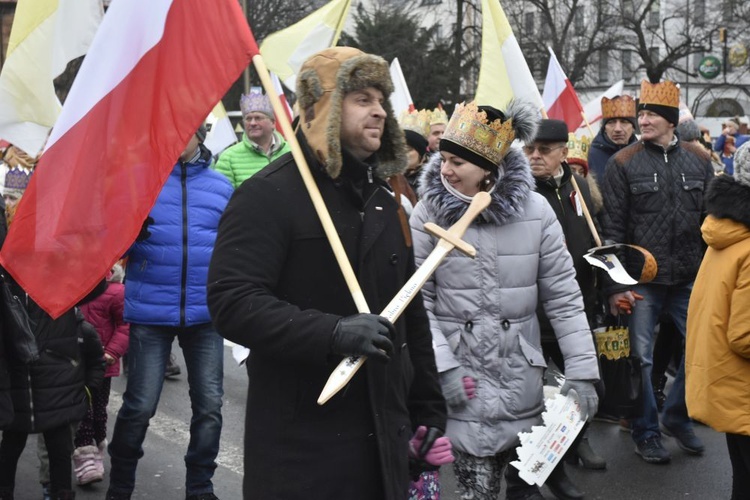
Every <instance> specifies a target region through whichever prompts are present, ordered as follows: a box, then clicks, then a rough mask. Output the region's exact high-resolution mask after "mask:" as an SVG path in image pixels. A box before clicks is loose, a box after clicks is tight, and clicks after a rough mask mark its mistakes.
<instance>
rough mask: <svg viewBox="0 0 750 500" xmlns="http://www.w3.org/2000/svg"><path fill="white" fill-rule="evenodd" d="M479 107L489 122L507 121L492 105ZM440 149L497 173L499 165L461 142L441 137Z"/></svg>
mask: <svg viewBox="0 0 750 500" xmlns="http://www.w3.org/2000/svg"><path fill="white" fill-rule="evenodd" d="M477 107H478V108H479V109H480V110H482V111H484V112H485V113H486V114H487V123H492V122H494V121H495V120H500V121H501V122H504V121H505V115H504V114H503V112H502V111H500V110H499V109H497V108H493V107H492V106H477ZM565 140H566V141H567V140H568V139H567V137H566V139H565ZM440 151H447V152H449V153H453V154H454V155H456V156H459V157H461V158H463V159H464V160H466V161H468V162H470V163H473V164H474V165H476V166H477V167H480V168H483V169H484V170H489V171H490V172H492V173H493V174H495V175H497V170H498V169H497V167H498V165H496V164H495V163H493V162H491V161H490V160H488V159H487V158H485V157H484V156H482V155H480V154H477V153H475V152H474V151H471V150H469V149H467V148H465V147H463V146H462V145H460V144H456V143H455V142H453V141H450V140H447V139H440Z"/></svg>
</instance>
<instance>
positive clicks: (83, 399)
mask: <svg viewBox="0 0 750 500" xmlns="http://www.w3.org/2000/svg"><path fill="white" fill-rule="evenodd" d="M13 286H14V287H15V290H16V293H17V294H18V295H19V296H20V297H25V298H26V300H27V305H28V311H29V317H30V319H31V322H32V323H33V324H34V336H35V338H36V344H37V349H38V350H39V359H38V360H37V361H35V362H33V363H29V364H23V363H21V362H19V361H16V360H14V359H11V360H10V363H9V367H10V377H11V393H12V398H13V408H14V410H15V418H14V419H13V422H12V423H11V424H10V425H9V426H8V427H7V428H8V429H10V430H13V431H18V432H27V433H37V432H44V431H46V430H49V429H54V428H56V427H59V426H61V425H68V424H70V423H72V422H78V421H80V420H82V419H83V417H84V416H85V415H86V411H87V409H88V407H89V404H90V401H89V398H88V396H87V393H86V389H85V387H84V386H86V387H88V388H89V389H90V390H91V391H94V390H97V389H98V388H99V386H100V385H101V381H102V379H103V378H104V350H103V349H102V344H101V341H100V340H99V335H98V334H97V333H96V330H94V327H92V326H91V325H90V324H88V323H87V322H86V321H85V320H84V318H83V314H81V313H80V312H79V311H78V310H77V309H71V310H69V311H68V312H66V313H64V314H63V315H62V316H60V317H59V318H57V319H55V320H53V319H52V317H51V316H49V315H48V314H47V313H46V312H44V311H43V310H42V309H41V308H40V307H39V306H38V305H37V304H36V303H34V302H33V301H32V300H31V299H30V298H28V296H27V295H26V294H25V293H24V292H23V291H22V290H21V289H20V288H19V287H18V285H16V284H15V283H14V284H13Z"/></svg>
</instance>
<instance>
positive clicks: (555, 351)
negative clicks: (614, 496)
mask: <svg viewBox="0 0 750 500" xmlns="http://www.w3.org/2000/svg"><path fill="white" fill-rule="evenodd" d="M523 151H524V153H526V157H527V158H528V159H529V164H530V165H531V173H532V174H533V175H534V179H535V180H536V189H537V192H538V193H539V194H541V195H542V196H544V197H545V198H546V199H547V201H548V202H549V204H550V206H551V207H552V210H554V212H555V214H556V215H557V220H558V221H559V222H560V225H561V226H562V229H563V234H564V235H565V243H566V245H567V247H568V251H569V252H570V255H571V257H573V265H574V266H575V269H576V281H577V282H578V286H580V287H581V294H582V295H583V305H584V309H585V310H586V316H587V317H588V319H589V323H591V317H592V314H593V311H594V305H595V302H596V289H595V283H594V271H593V268H592V267H591V266H590V265H589V264H588V263H587V262H586V261H585V260H584V258H583V255H584V254H585V253H586V251H587V250H588V249H589V248H591V247H593V246H595V244H594V241H593V238H592V236H591V231H589V228H588V224H587V222H586V219H585V217H584V216H583V206H582V203H581V197H583V200H584V201H585V203H586V206H587V207H589V208H590V209H591V208H592V207H593V203H592V201H591V192H590V191H589V187H588V183H587V182H586V180H585V179H584V178H583V177H581V176H579V175H578V174H574V173H573V172H572V171H571V169H570V166H568V163H567V161H566V159H567V157H568V126H567V125H566V124H565V122H564V121H561V120H542V122H541V123H540V125H539V130H538V132H537V135H536V137H535V138H534V142H532V143H531V144H527V145H525V146H524V147H523ZM573 177H575V180H576V182H577V184H578V188H579V189H580V191H579V189H576V188H574V186H573V183H572V181H571V179H572V178H573ZM537 316H538V318H539V327H540V329H541V335H542V350H543V351H544V357H545V359H550V358H551V359H552V360H553V361H554V362H555V364H556V365H557V366H558V367H559V368H560V369H561V370H564V369H565V366H564V363H563V356H562V353H561V352H560V347H559V346H558V344H557V338H556V337H555V334H554V330H553V329H552V325H551V324H550V322H549V320H548V319H547V317H546V316H545V314H544V311H543V309H542V307H541V304H540V306H539V307H537ZM581 436H583V437H582V438H580V439H579V440H578V442H576V443H573V445H572V446H571V448H570V450H569V451H568V455H570V458H571V460H572V457H573V456H574V455H575V456H577V457H578V458H580V459H581V461H582V462H583V464H584V465H585V466H586V467H589V468H594V469H603V468H605V467H606V466H607V463H606V461H605V460H604V459H603V458H601V457H600V456H598V455H597V454H596V453H595V452H594V451H593V450H592V449H591V446H590V445H589V442H588V438H587V437H586V435H585V431H584V432H582V433H581ZM545 484H546V485H547V487H548V488H549V489H550V490H551V491H552V492H553V493H554V495H555V496H556V497H557V498H583V493H582V492H581V491H580V490H579V489H578V488H577V487H576V485H575V484H574V483H573V482H572V481H571V480H570V478H569V477H568V476H567V474H566V472H565V468H564V462H563V461H561V462H560V463H559V464H558V466H557V467H556V468H555V470H554V471H553V472H552V474H550V477H549V479H547V482H546V483H545Z"/></svg>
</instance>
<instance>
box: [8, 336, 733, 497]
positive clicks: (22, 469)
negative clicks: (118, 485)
mask: <svg viewBox="0 0 750 500" xmlns="http://www.w3.org/2000/svg"><path fill="white" fill-rule="evenodd" d="M174 353H175V354H176V355H177V356H178V360H179V363H180V364H181V365H182V366H183V374H182V375H180V376H179V378H177V379H176V380H168V381H167V382H166V383H165V385H164V390H163V393H162V398H161V403H160V405H159V409H158V412H157V414H156V416H155V417H154V419H152V423H151V427H150V428H149V433H148V436H147V438H146V442H145V443H144V450H145V457H144V458H143V459H142V460H141V462H140V464H139V468H138V481H137V486H136V491H135V494H134V495H133V498H134V499H157V498H158V499H159V500H181V499H183V498H184V497H185V492H184V474H185V473H184V470H185V468H184V462H183V455H184V453H185V449H186V447H187V438H188V433H187V429H188V423H187V422H189V419H190V402H189V399H188V394H187V378H186V375H185V370H184V362H183V360H182V357H181V353H180V349H179V348H178V347H176V344H175V348H174ZM225 354H226V356H225V367H224V373H225V384H224V390H225V394H226V397H225V402H224V409H223V414H224V429H223V432H222V442H221V453H220V455H219V458H218V462H219V467H218V469H217V471H216V475H215V477H214V484H215V491H216V494H217V496H219V498H221V499H222V500H240V499H241V497H242V495H241V491H242V436H243V428H244V401H245V391H246V387H247V381H246V380H247V374H246V372H245V370H244V368H239V367H237V365H236V363H235V362H234V360H233V359H232V358H231V352H230V349H229V348H227V349H226V351H225ZM124 390H125V379H124V378H122V377H121V378H119V379H115V380H114V382H113V384H112V401H111V402H110V421H109V424H110V435H111V429H112V425H113V424H114V415H115V413H116V411H117V409H118V408H119V404H120V401H121V397H122V393H123V391H124ZM697 433H698V435H699V436H700V437H701V438H703V440H704V441H705V443H706V448H707V449H706V454H705V455H704V456H703V457H691V456H688V455H686V454H684V453H683V452H682V451H680V450H679V448H678V447H677V445H676V444H675V443H674V441H672V440H671V439H668V440H667V441H666V446H667V448H668V449H669V450H670V451H671V452H672V454H673V460H672V463H671V464H670V465H666V466H657V465H649V464H646V463H645V462H643V461H642V460H641V459H639V458H638V457H637V456H636V455H635V454H634V453H633V446H632V443H631V440H630V436H629V435H628V434H627V433H624V432H621V431H620V430H619V427H618V426H616V425H612V424H605V423H599V422H595V423H594V425H593V426H592V428H591V431H590V441H591V443H592V446H594V447H595V448H596V449H597V450H598V451H599V452H600V453H602V454H603V455H604V456H605V457H606V458H607V460H608V464H609V468H608V470H607V471H604V472H596V471H587V470H583V469H581V468H579V467H569V470H570V475H571V477H573V478H574V479H575V481H576V483H577V484H578V485H579V486H580V487H581V489H582V490H584V492H585V493H586V494H587V496H586V498H587V499H589V500H594V499H597V500H598V499H607V500H641V499H644V500H648V499H654V500H678V499H680V500H685V499H701V500H703V499H706V500H719V499H728V498H729V496H730V494H729V492H730V488H729V486H730V484H731V471H730V469H729V459H728V457H727V452H726V448H725V444H724V437H723V435H721V434H718V433H715V432H713V431H712V430H711V429H708V428H706V427H703V426H698V427H697ZM35 439H36V437H35V436H31V437H30V438H29V443H28V445H27V449H26V450H25V452H24V454H23V456H22V458H21V462H20V464H19V471H18V475H17V481H16V484H17V487H16V499H17V500H39V499H41V487H40V486H39V483H38V478H37V467H38V461H37V459H36V455H35V449H36V447H35ZM108 466H109V464H107V467H108ZM107 484H108V478H106V477H105V480H104V482H102V483H98V484H95V485H92V486H89V487H86V488H78V490H77V491H78V496H77V498H78V499H83V500H94V499H97V500H99V499H102V498H104V493H105V491H106V486H107ZM442 487H443V494H442V499H443V500H458V494H457V492H456V488H455V478H454V477H453V474H452V471H451V470H450V469H449V468H444V470H443V472H442ZM543 493H544V494H545V496H546V498H549V499H552V498H554V497H553V496H552V495H551V494H550V493H549V491H547V490H546V489H543ZM311 500H316V499H311Z"/></svg>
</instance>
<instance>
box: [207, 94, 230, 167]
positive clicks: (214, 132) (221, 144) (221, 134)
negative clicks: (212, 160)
mask: <svg viewBox="0 0 750 500" xmlns="http://www.w3.org/2000/svg"><path fill="white" fill-rule="evenodd" d="M206 124H207V125H210V127H209V130H208V133H207V134H206V140H205V141H203V145H204V146H206V147H207V148H208V150H209V151H211V153H212V154H214V155H217V154H219V153H221V152H222V151H224V150H225V149H226V148H228V147H229V146H231V145H232V144H234V143H235V142H237V134H235V133H234V130H233V129H232V122H231V121H230V120H229V116H227V110H226V109H225V108H224V104H222V102H221V101H219V104H217V105H216V106H214V109H213V110H211V113H210V114H209V115H208V117H207V118H206Z"/></svg>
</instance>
